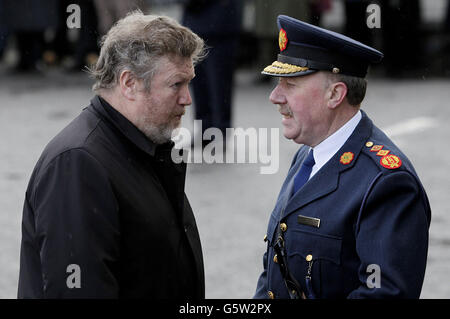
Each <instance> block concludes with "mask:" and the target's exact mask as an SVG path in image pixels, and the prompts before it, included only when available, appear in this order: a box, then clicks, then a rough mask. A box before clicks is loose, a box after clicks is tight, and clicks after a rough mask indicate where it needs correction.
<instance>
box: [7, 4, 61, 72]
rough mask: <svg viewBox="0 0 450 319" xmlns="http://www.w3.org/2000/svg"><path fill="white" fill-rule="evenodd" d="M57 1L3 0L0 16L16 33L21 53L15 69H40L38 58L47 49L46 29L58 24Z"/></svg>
mask: <svg viewBox="0 0 450 319" xmlns="http://www.w3.org/2000/svg"><path fill="white" fill-rule="evenodd" d="M56 1H57V0H46V1H39V0H16V1H2V10H1V12H0V14H2V16H1V17H0V18H1V21H2V24H3V25H4V28H6V29H7V30H8V31H9V33H10V34H11V35H15V38H16V43H17V50H18V53H19V55H18V62H17V64H16V65H15V67H14V71H16V72H36V71H39V68H38V62H40V61H41V60H42V53H43V50H44V32H45V30H46V29H47V28H56V26H57V14H56V8H57V5H56V4H57V3H56ZM4 30H5V29H4Z"/></svg>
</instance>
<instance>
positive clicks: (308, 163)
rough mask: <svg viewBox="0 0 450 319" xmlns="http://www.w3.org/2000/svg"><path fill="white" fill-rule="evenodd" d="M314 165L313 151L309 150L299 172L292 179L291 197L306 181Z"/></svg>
mask: <svg viewBox="0 0 450 319" xmlns="http://www.w3.org/2000/svg"><path fill="white" fill-rule="evenodd" d="M314 164H316V162H315V161H314V156H313V150H312V149H311V151H310V152H309V154H308V156H307V157H306V159H305V160H304V161H303V163H302V167H300V171H299V172H298V173H297V175H295V177H294V191H293V193H292V195H294V194H295V193H296V192H297V191H298V190H299V189H300V188H301V187H302V186H303V185H304V184H305V183H306V182H307V181H308V179H309V175H311V171H312V167H313V166H314Z"/></svg>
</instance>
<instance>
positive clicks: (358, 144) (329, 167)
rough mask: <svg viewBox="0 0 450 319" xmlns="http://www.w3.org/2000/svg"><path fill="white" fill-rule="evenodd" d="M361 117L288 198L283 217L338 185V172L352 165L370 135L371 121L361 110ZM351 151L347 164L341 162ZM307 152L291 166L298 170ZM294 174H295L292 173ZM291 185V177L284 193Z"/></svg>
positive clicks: (290, 188)
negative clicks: (337, 148) (323, 162)
mask: <svg viewBox="0 0 450 319" xmlns="http://www.w3.org/2000/svg"><path fill="white" fill-rule="evenodd" d="M361 114H362V118H361V121H360V122H359V124H358V126H357V127H356V129H355V130H354V131H353V133H352V135H350V137H349V138H348V140H347V141H346V142H345V143H344V145H343V146H342V147H341V148H340V149H339V151H337V153H336V154H334V155H333V157H332V158H331V159H330V160H329V161H328V162H327V163H326V164H325V165H324V166H323V167H322V168H321V169H320V170H319V171H318V172H317V173H316V174H315V175H314V176H313V177H312V178H311V179H310V180H309V181H308V183H306V184H305V186H304V187H303V188H302V189H300V191H298V192H297V193H296V194H294V195H293V196H292V197H291V198H290V199H288V202H287V205H286V208H285V212H284V216H282V217H285V216H287V215H289V214H291V213H293V212H294V211H295V210H297V209H299V208H300V207H302V206H304V205H306V204H308V203H310V202H312V201H313V200H315V199H317V198H320V197H322V196H325V195H327V194H329V193H331V192H332V191H334V190H335V189H336V188H337V187H338V181H339V174H340V173H341V172H343V171H345V170H347V169H350V168H352V167H353V165H354V164H355V162H356V161H357V159H358V156H359V154H360V152H361V150H362V148H363V146H364V144H365V142H366V141H367V140H368V138H369V137H370V136H371V133H372V128H373V123H372V121H371V120H370V119H369V117H368V116H367V114H366V113H365V112H364V111H361ZM347 152H349V153H352V154H353V159H352V160H351V161H350V163H348V164H343V163H341V156H342V155H343V154H344V153H347ZM306 155H307V152H303V155H302V157H301V158H300V157H299V158H298V159H297V161H296V165H295V166H294V167H293V169H294V170H295V171H297V170H298V168H299V167H300V165H301V163H302V162H303V160H304V157H305V156H306ZM294 175H295V174H294ZM292 187H293V178H292V179H291V181H290V182H289V184H288V185H287V188H286V193H287V194H291V192H292Z"/></svg>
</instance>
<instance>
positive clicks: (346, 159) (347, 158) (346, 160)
mask: <svg viewBox="0 0 450 319" xmlns="http://www.w3.org/2000/svg"><path fill="white" fill-rule="evenodd" d="M354 157H355V155H354V154H353V153H352V152H345V153H344V154H342V155H341V160H340V162H341V163H342V164H344V165H347V164H350V163H351V161H353V158H354Z"/></svg>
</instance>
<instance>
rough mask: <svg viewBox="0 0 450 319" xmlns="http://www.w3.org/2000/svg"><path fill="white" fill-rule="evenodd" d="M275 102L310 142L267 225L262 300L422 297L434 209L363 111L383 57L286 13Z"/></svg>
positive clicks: (292, 130) (288, 133)
mask: <svg viewBox="0 0 450 319" xmlns="http://www.w3.org/2000/svg"><path fill="white" fill-rule="evenodd" d="M278 27H279V46H280V54H279V55H278V59H277V61H275V62H274V63H273V64H272V65H270V66H268V67H266V68H265V69H264V71H263V74H267V75H270V76H276V77H279V82H278V85H277V86H276V87H275V89H274V90H273V91H272V93H271V95H270V100H271V102H272V103H274V104H277V105H278V110H279V112H280V113H281V114H282V116H283V119H282V123H283V130H284V136H285V137H286V138H288V139H291V140H293V141H294V142H295V143H298V144H303V146H302V147H300V149H299V150H298V152H297V153H296V155H295V157H294V159H293V162H292V165H291V168H290V170H289V172H288V176H287V178H286V180H285V182H284V184H283V186H282V188H281V192H280V194H279V197H278V200H277V203H276V205H275V208H274V210H273V212H272V215H271V217H270V220H269V225H268V230H267V236H266V237H265V240H266V241H267V251H266V253H265V254H264V258H263V264H264V270H263V272H262V274H261V275H260V277H259V280H258V284H257V288H256V293H255V296H254V297H255V298H292V299H298V298H394V297H399V298H418V297H419V296H420V292H421V288H422V283H423V278H424V273H425V266H426V261H427V250H428V228H429V224H430V218H431V211H430V206H429V202H428V199H427V195H426V193H425V190H424V189H423V186H422V184H421V182H420V180H419V178H418V176H417V174H416V172H415V171H414V168H413V166H412V164H411V162H410V161H409V160H408V158H407V157H406V156H405V155H404V154H403V153H402V152H401V151H400V149H399V148H398V147H397V146H396V145H395V144H394V143H393V142H392V141H391V140H390V139H389V138H388V137H387V136H386V135H385V134H384V133H383V132H382V131H381V130H380V129H378V128H377V127H376V126H375V125H374V124H373V123H372V121H371V120H370V119H369V118H368V116H367V115H366V114H365V113H364V111H362V110H361V109H360V106H361V102H362V101H363V98H364V95H365V91H366V80H365V79H364V77H365V76H366V73H367V69H368V66H369V64H371V63H375V62H379V61H380V60H381V59H382V57H383V54H382V53H381V52H379V51H377V50H375V49H373V48H370V47H368V46H366V45H364V44H362V43H359V42H357V41H355V40H353V39H350V38H348V37H345V36H343V35H340V34H337V33H335V32H331V31H328V30H325V29H322V28H318V27H316V26H312V25H309V24H307V23H304V22H302V21H298V20H296V19H293V18H291V17H288V16H279V17H278Z"/></svg>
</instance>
